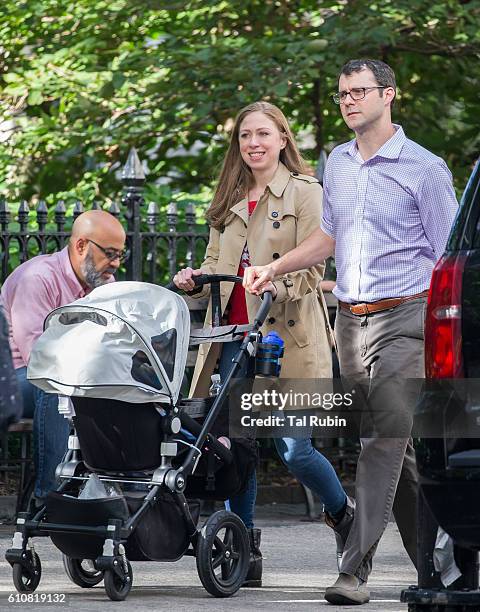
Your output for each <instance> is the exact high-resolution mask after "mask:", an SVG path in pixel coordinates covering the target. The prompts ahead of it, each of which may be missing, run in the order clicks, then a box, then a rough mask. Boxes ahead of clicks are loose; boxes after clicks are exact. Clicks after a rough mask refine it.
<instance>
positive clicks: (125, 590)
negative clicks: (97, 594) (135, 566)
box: [104, 560, 133, 601]
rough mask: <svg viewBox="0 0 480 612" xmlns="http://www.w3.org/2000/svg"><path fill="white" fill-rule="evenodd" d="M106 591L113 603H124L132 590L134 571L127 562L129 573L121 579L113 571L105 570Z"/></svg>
mask: <svg viewBox="0 0 480 612" xmlns="http://www.w3.org/2000/svg"><path fill="white" fill-rule="evenodd" d="M104 581H105V591H106V593H107V595H108V596H109V597H110V599H111V600H112V601H123V600H124V599H125V598H126V596H127V595H128V594H129V592H130V589H131V588H132V582H133V571H132V566H131V565H130V561H128V560H127V573H126V574H124V575H123V576H122V577H120V576H119V575H118V574H117V572H115V571H113V570H105V575H104Z"/></svg>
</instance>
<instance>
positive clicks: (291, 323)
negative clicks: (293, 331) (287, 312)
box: [287, 319, 295, 327]
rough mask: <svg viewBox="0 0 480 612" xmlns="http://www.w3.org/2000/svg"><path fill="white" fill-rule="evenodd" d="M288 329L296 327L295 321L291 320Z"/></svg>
mask: <svg viewBox="0 0 480 612" xmlns="http://www.w3.org/2000/svg"><path fill="white" fill-rule="evenodd" d="M287 325H288V327H293V326H294V325H295V321H294V320H293V319H290V320H289V321H288V323H287Z"/></svg>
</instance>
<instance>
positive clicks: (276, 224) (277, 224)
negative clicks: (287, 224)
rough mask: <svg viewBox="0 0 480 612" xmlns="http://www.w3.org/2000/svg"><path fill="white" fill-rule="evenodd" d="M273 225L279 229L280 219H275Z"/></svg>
mask: <svg viewBox="0 0 480 612" xmlns="http://www.w3.org/2000/svg"><path fill="white" fill-rule="evenodd" d="M273 227H274V228H275V229H278V228H279V227H280V221H274V222H273Z"/></svg>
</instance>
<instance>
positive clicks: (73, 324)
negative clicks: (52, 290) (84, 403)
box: [28, 282, 190, 404]
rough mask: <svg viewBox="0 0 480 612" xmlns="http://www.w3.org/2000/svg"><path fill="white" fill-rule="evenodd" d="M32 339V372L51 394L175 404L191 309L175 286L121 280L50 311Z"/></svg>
mask: <svg viewBox="0 0 480 612" xmlns="http://www.w3.org/2000/svg"><path fill="white" fill-rule="evenodd" d="M44 329H45V331H44V333H43V334H42V335H41V336H40V338H39V339H38V340H37V341H36V342H35V344H34V346H33V350H32V354H31V357H30V361H29V364H28V378H29V380H31V381H32V383H34V384H35V385H36V386H38V387H40V388H41V389H43V390H44V391H46V392H47V393H60V394H62V395H70V396H72V395H73V396H87V397H99V398H109V399H118V400H122V401H125V402H134V403H144V402H152V401H154V402H163V403H171V402H172V403H174V404H175V403H176V402H177V400H178V396H179V393H180V388H181V384H182V379H183V375H184V369H185V364H186V360H187V353H188V343H189V337H190V315H189V311H188V307H187V305H186V303H185V301H184V300H183V299H182V298H181V297H180V296H179V295H176V294H175V293H173V292H171V291H169V290H168V289H165V288H164V287H159V286H157V285H152V284H149V283H139V282H116V283H109V284H107V285H103V286H101V287H98V288H97V289H94V290H93V291H92V292H91V293H90V294H89V295H87V296H86V297H84V298H82V299H80V300H77V301H76V302H73V303H71V304H68V305H66V306H61V307H60V308H57V309H56V310H54V311H52V312H51V313H50V314H49V315H48V317H47V318H46V320H45V325H44Z"/></svg>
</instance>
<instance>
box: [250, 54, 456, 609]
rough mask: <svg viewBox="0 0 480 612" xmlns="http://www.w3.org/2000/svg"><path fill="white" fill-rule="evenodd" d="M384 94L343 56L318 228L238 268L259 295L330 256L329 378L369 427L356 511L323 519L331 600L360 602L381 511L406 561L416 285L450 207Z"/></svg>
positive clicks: (372, 70) (412, 495) (413, 492)
mask: <svg viewBox="0 0 480 612" xmlns="http://www.w3.org/2000/svg"><path fill="white" fill-rule="evenodd" d="M395 95H396V83H395V75H394V73H393V71H392V69H391V68H390V67H389V66H388V65H387V64H385V63H383V62H381V61H378V60H351V61H349V62H348V63H347V64H345V66H344V67H343V68H342V71H341V74H340V77H339V81H338V93H336V94H334V95H333V99H334V102H335V103H336V104H339V105H340V109H341V112H342V116H343V119H344V121H345V123H346V124H347V125H348V127H349V128H350V129H352V130H353V131H354V133H355V139H354V140H352V141H351V142H348V143H346V144H343V145H340V146H338V147H336V148H335V149H334V150H333V151H332V153H331V155H330V157H329V159H328V162H327V165H326V168H325V174H324V183H323V187H324V199H323V207H324V210H323V220H322V224H321V227H320V228H317V229H315V230H314V231H313V233H312V234H311V235H310V236H309V237H308V238H307V239H306V240H305V241H304V242H303V243H302V244H301V245H299V246H298V247H297V248H296V249H294V250H292V251H290V252H288V253H286V254H285V255H283V256H282V257H280V258H279V259H277V260H276V261H274V262H272V263H270V264H268V265H267V266H256V267H253V268H247V270H246V271H245V278H244V285H245V287H246V289H247V290H249V291H251V292H252V293H261V292H262V290H263V289H264V286H265V285H266V283H267V282H268V281H270V280H272V279H274V278H277V279H278V278H279V277H280V278H282V277H283V279H284V280H285V281H287V280H288V273H289V272H293V271H295V270H299V269H303V268H308V267H310V266H312V265H315V264H318V263H320V262H321V261H323V260H324V259H325V258H326V257H329V256H330V255H335V262H336V268H337V284H336V287H335V289H334V291H333V292H334V294H335V295H336V297H337V298H338V300H339V308H338V311H337V319H336V325H335V335H336V339H337V344H338V355H339V361H340V370H341V374H342V377H344V378H346V379H348V380H350V381H358V383H359V384H358V387H359V390H360V392H361V393H360V394H361V395H362V394H363V397H364V400H365V401H364V406H366V407H367V410H366V413H368V416H373V421H374V425H375V426H376V427H377V425H378V424H379V425H380V430H379V431H376V432H373V434H371V433H370V432H368V433H367V432H366V429H365V422H366V419H365V418H364V417H365V414H366V413H365V412H364V413H362V421H361V433H360V436H361V453H360V457H359V460H358V464H357V474H356V482H355V502H356V508H355V502H354V501H353V500H348V504H347V506H346V508H345V510H344V512H343V514H342V513H340V514H339V515H337V516H334V517H332V516H328V515H327V516H326V522H327V524H328V525H330V526H331V527H332V528H333V530H334V531H335V536H336V540H337V557H338V559H339V572H340V574H339V577H338V579H337V581H336V582H335V584H334V585H333V586H331V587H328V588H327V589H326V592H325V598H326V599H327V601H329V602H330V603H334V604H337V605H348V604H363V603H366V602H368V601H369V592H368V589H367V586H366V581H367V578H368V575H369V573H370V571H371V566H372V557H373V554H374V552H375V550H376V546H377V544H378V541H379V539H380V537H381V535H382V533H383V531H384V529H385V527H386V525H387V523H388V520H389V517H390V514H391V512H392V510H393V513H394V515H395V518H396V521H397V525H398V528H399V531H400V534H401V537H402V540H403V544H404V546H405V548H406V550H407V552H408V554H409V556H410V558H411V559H412V561H413V563H414V564H416V505H417V473H416V466H415V455H414V451H413V446H412V441H411V438H410V431H411V412H412V408H413V405H414V402H415V397H414V394H413V393H412V392H411V391H410V390H409V385H408V384H407V379H421V378H423V376H424V363H423V355H424V352H423V341H424V315H425V307H426V296H427V290H428V288H429V285H430V278H431V274H432V271H433V267H434V265H435V263H436V261H437V260H438V259H439V258H440V257H441V255H442V254H443V251H444V249H445V246H446V242H447V238H448V235H449V232H450V229H451V226H452V223H453V220H454V217H455V215H456V212H457V208H458V205H457V201H456V198H455V193H454V190H453V186H452V179H451V174H450V171H449V170H448V168H447V166H446V164H445V162H444V161H443V160H442V159H440V158H439V157H437V156H436V155H433V154H432V153H430V152H429V151H427V150H426V149H424V148H423V147H421V146H420V145H418V144H416V143H415V142H413V141H412V140H409V139H408V138H407V137H406V136H405V134H404V132H403V130H402V128H401V127H400V126H399V125H395V124H393V123H392V120H391V108H392V104H393V102H394V99H395ZM385 381H389V382H388V385H387V386H386V382H385ZM402 381H403V382H402ZM382 427H385V429H384V430H383V431H382V430H381V429H382ZM400 436H401V437H400Z"/></svg>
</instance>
